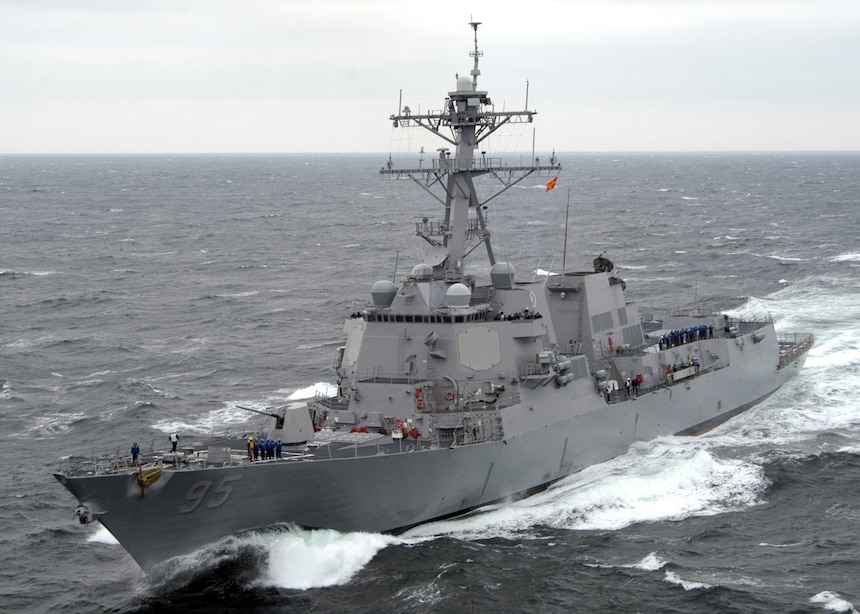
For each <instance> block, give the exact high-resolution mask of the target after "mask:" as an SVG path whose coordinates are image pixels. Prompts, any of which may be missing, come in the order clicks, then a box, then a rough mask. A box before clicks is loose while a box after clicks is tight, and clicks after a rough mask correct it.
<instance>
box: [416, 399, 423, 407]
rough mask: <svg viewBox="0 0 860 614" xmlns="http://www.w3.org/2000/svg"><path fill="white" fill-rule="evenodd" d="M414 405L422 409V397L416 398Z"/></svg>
mask: <svg viewBox="0 0 860 614" xmlns="http://www.w3.org/2000/svg"><path fill="white" fill-rule="evenodd" d="M415 407H417V408H418V409H424V401H423V399H418V400H417V401H415Z"/></svg>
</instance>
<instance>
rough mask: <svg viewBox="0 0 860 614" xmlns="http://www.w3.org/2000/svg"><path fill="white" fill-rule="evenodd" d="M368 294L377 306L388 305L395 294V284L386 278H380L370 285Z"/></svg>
mask: <svg viewBox="0 0 860 614" xmlns="http://www.w3.org/2000/svg"><path fill="white" fill-rule="evenodd" d="M370 296H371V297H373V304H374V305H376V306H377V307H389V306H390V305H391V302H392V301H393V300H394V297H395V296H397V286H395V285H394V284H393V283H391V282H390V281H388V280H387V279H380V280H379V281H377V282H376V283H374V284H373V285H372V286H371V287H370Z"/></svg>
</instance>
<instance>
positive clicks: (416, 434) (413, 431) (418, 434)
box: [409, 426, 421, 439]
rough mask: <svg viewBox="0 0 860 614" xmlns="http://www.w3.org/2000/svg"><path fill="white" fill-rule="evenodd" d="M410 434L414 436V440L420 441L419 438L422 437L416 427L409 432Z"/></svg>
mask: <svg viewBox="0 0 860 614" xmlns="http://www.w3.org/2000/svg"><path fill="white" fill-rule="evenodd" d="M409 434H410V435H412V438H413V439H418V437H420V436H421V433H420V432H418V427H416V426H413V427H412V429H411V430H410V431H409Z"/></svg>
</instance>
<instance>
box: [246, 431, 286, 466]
mask: <svg viewBox="0 0 860 614" xmlns="http://www.w3.org/2000/svg"><path fill="white" fill-rule="evenodd" d="M282 449H283V445H282V444H281V440H280V439H278V440H274V439H272V438H271V437H270V438H269V439H266V440H263V439H257V440H255V439H254V437H253V435H252V436H251V437H248V460H249V461H251V462H253V461H256V460H271V459H274V458H281V451H282Z"/></svg>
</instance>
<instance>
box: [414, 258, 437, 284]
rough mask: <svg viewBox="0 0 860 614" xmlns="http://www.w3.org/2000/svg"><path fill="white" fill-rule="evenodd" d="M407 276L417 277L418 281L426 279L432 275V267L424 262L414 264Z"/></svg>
mask: <svg viewBox="0 0 860 614" xmlns="http://www.w3.org/2000/svg"><path fill="white" fill-rule="evenodd" d="M409 276H410V277H412V278H414V279H417V280H418V281H426V280H428V279H430V278H431V277H433V267H432V266H430V265H429V264H427V263H426V262H422V263H419V264H416V265H415V266H414V267H412V271H411V272H410V273H409Z"/></svg>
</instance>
